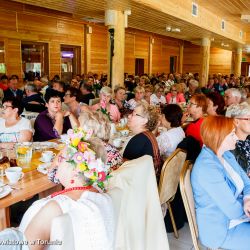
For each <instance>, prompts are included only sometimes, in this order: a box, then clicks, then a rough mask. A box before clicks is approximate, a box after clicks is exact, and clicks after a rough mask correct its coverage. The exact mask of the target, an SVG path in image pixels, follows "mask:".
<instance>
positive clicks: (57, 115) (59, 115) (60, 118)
mask: <svg viewBox="0 0 250 250" xmlns="http://www.w3.org/2000/svg"><path fill="white" fill-rule="evenodd" d="M63 116H64V113H63V112H62V111H58V112H57V113H56V114H55V120H56V121H57V120H58V119H59V120H62V119H63Z"/></svg>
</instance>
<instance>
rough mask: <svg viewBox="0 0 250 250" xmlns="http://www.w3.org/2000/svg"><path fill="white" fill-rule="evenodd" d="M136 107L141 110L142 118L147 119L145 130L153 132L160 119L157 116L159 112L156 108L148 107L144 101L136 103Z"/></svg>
mask: <svg viewBox="0 0 250 250" xmlns="http://www.w3.org/2000/svg"><path fill="white" fill-rule="evenodd" d="M136 107H139V108H141V112H142V115H143V117H145V118H146V119H148V122H147V123H146V128H147V129H148V130H149V131H153V130H154V129H155V128H156V126H157V124H158V121H159V119H160V115H159V112H158V110H157V109H156V107H154V106H151V105H149V104H148V103H147V102H146V101H144V100H143V101H140V102H138V104H137V105H136Z"/></svg>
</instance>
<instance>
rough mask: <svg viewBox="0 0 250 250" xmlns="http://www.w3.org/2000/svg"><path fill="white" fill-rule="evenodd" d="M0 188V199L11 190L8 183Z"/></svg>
mask: <svg viewBox="0 0 250 250" xmlns="http://www.w3.org/2000/svg"><path fill="white" fill-rule="evenodd" d="M1 188H2V189H3V191H2V192H0V199H1V198H3V197H5V196H7V195H8V194H10V193H11V191H12V188H11V187H10V186H9V185H6V186H4V187H1Z"/></svg>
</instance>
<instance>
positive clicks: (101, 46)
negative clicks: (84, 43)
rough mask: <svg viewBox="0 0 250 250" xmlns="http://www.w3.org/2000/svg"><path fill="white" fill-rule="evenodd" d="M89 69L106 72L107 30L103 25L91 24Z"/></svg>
mask: <svg viewBox="0 0 250 250" xmlns="http://www.w3.org/2000/svg"><path fill="white" fill-rule="evenodd" d="M92 32H93V33H92V37H91V67H90V68H91V71H92V72H97V73H108V39H109V36H108V30H107V27H105V26H98V25H94V26H92Z"/></svg>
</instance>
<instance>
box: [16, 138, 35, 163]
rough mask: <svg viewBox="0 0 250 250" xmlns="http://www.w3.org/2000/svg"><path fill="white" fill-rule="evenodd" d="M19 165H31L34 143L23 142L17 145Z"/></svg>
mask: <svg viewBox="0 0 250 250" xmlns="http://www.w3.org/2000/svg"><path fill="white" fill-rule="evenodd" d="M15 150H16V159H17V165H18V166H21V167H29V164H30V162H31V158H32V143H31V142H22V143H17V144H16V146H15Z"/></svg>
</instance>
